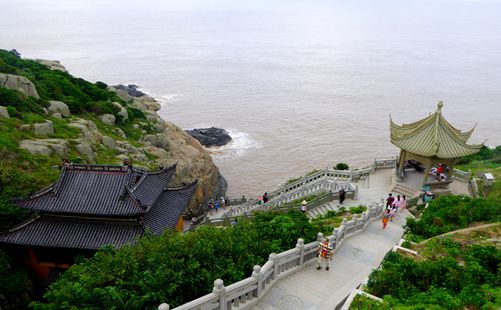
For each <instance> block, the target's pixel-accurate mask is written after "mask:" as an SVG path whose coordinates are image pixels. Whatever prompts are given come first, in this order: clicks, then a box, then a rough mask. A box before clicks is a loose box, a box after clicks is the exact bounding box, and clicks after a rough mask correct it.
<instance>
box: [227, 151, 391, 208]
mask: <svg viewBox="0 0 501 310" xmlns="http://www.w3.org/2000/svg"><path fill="white" fill-rule="evenodd" d="M396 164H397V163H396V159H395V158H392V159H375V160H374V162H373V163H372V165H370V166H368V167H364V168H360V169H354V170H336V169H330V168H327V169H323V170H319V171H316V172H315V173H312V174H310V175H306V176H304V177H302V178H300V179H299V180H296V181H294V182H292V183H289V184H284V185H282V186H280V188H278V189H277V190H275V191H273V192H270V193H269V195H270V201H269V202H267V204H263V205H259V201H258V200H257V199H252V200H249V201H248V202H246V203H244V204H242V205H239V206H235V207H233V208H229V210H228V211H226V212H225V213H224V214H225V216H227V217H228V216H237V215H242V214H245V213H249V212H251V211H255V210H268V209H270V208H271V207H273V206H279V205H280V204H283V203H286V202H290V201H292V200H295V199H300V198H303V197H305V196H307V195H311V194H316V193H319V192H328V191H332V192H334V193H336V192H338V191H339V190H340V189H341V188H343V189H344V190H345V191H347V193H348V194H350V193H351V192H353V196H354V197H353V198H354V199H356V198H357V193H358V188H357V187H356V186H355V185H353V184H351V183H350V182H353V181H358V180H361V179H366V178H368V177H369V175H370V174H371V173H372V172H374V170H377V169H387V168H395V167H396ZM343 181H344V182H343ZM333 183H334V185H333Z"/></svg>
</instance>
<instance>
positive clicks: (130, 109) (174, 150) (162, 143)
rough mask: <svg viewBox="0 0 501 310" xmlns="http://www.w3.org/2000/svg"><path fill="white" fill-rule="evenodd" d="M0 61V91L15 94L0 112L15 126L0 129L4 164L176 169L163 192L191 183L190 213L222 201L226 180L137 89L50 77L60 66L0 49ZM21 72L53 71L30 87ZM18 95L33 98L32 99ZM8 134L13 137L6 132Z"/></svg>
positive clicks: (62, 75) (198, 146)
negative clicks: (4, 137) (1, 64)
mask: <svg viewBox="0 0 501 310" xmlns="http://www.w3.org/2000/svg"><path fill="white" fill-rule="evenodd" d="M0 56H1V57H3V58H0V60H2V59H4V58H5V59H7V60H9V64H12V65H7V68H8V70H9V71H7V72H9V73H0V87H4V88H8V89H12V90H15V91H17V92H19V93H20V94H16V96H18V101H17V102H13V104H12V111H13V112H15V113H10V115H9V112H10V110H7V107H1V110H0V117H1V118H2V119H4V118H8V117H11V118H12V117H14V118H16V121H15V122H10V121H9V122H4V124H3V125H4V127H5V130H6V132H7V133H8V139H9V140H8V141H12V142H14V143H11V144H9V150H8V153H9V154H11V155H12V158H16V157H17V156H18V157H19V158H26V160H27V161H29V160H31V159H32V158H31V157H30V155H29V154H28V153H31V154H34V155H37V156H46V159H44V162H43V165H42V166H43V169H47V165H48V164H49V163H50V164H51V165H52V166H51V167H53V166H54V163H56V162H58V161H59V160H61V159H62V158H64V157H68V159H69V160H71V161H73V162H75V163H99V164H121V163H122V162H123V160H124V159H129V160H131V162H132V165H133V166H136V167H142V168H146V169H150V170H155V169H158V167H159V166H163V167H168V166H171V165H174V164H176V167H177V171H176V175H175V178H174V180H173V182H171V183H170V186H182V185H185V184H189V183H192V182H194V181H198V188H197V191H196V192H195V195H194V197H195V198H194V199H193V201H192V205H191V206H190V208H193V209H192V210H195V209H197V207H198V206H199V205H200V204H202V203H204V202H205V201H207V200H208V199H209V197H220V196H225V193H226V187H227V185H226V181H225V180H224V178H223V177H222V176H221V175H220V173H219V169H218V168H217V167H216V166H215V165H214V163H213V161H212V158H211V157H210V155H209V154H208V153H207V152H206V151H205V149H204V148H203V147H202V145H201V144H200V143H199V142H198V141H197V140H195V139H194V138H192V137H191V136H190V135H188V134H187V133H186V132H185V131H184V130H183V129H181V128H179V127H178V126H176V125H174V124H172V123H170V122H168V121H165V120H163V119H162V118H161V117H160V116H159V115H158V114H157V111H158V110H159V109H160V108H161V105H160V103H158V102H157V101H156V100H155V99H154V98H153V97H151V96H148V95H146V94H145V93H143V92H141V91H139V90H138V89H137V86H135V85H128V86H123V85H119V86H117V87H116V88H115V87H109V86H107V85H106V84H105V83H103V82H96V83H90V82H87V81H85V80H82V79H73V78H72V77H71V76H69V75H68V74H66V73H60V72H58V71H64V67H63V66H61V65H60V63H59V62H56V61H45V60H38V62H39V63H41V64H43V65H40V64H36V63H35V62H34V61H32V60H26V59H22V58H20V56H19V55H18V54H14V53H12V52H6V51H1V50H0ZM27 69H29V70H34V71H36V72H37V73H38V74H39V75H43V74H46V73H48V72H49V70H58V71H55V72H51V73H49V74H48V76H49V78H47V79H40V80H39V79H34V80H32V81H30V80H29V79H28V78H27V77H26V76H23V75H24V73H25V72H26V70H27ZM11 72H14V73H15V74H10V73H11ZM16 74H19V75H16ZM33 76H35V77H36V76H38V75H33ZM29 77H30V78H31V77H32V75H30V76H29ZM75 80H79V82H78V83H77V82H75ZM60 84H63V85H65V87H66V88H67V93H65V94H64V96H63V95H61V94H60V93H58V85H60ZM36 87H41V88H40V91H41V90H42V89H43V90H44V91H43V92H42V91H41V93H40V94H42V97H40V96H39V93H38V92H37V89H36ZM21 93H22V94H24V95H26V96H33V97H37V98H41V100H36V101H34V100H33V98H27V97H26V96H24V95H22V94H21ZM115 94H116V95H115ZM63 101H65V102H63ZM9 108H10V105H9ZM25 112H29V113H31V114H30V117H29V118H23V117H22V116H23V114H22V113H25ZM15 132H19V133H21V134H20V135H15V134H10V133H15ZM13 145H15V146H13ZM19 149H21V150H22V151H21V152H20V151H19ZM37 160H39V159H37ZM44 165H45V166H44ZM51 178H52V175H50V176H49V177H47V179H46V180H45V179H44V180H43V181H42V182H40V185H46V184H47V183H48V182H50V181H52V179H51Z"/></svg>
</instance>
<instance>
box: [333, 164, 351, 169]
mask: <svg viewBox="0 0 501 310" xmlns="http://www.w3.org/2000/svg"><path fill="white" fill-rule="evenodd" d="M334 169H336V170H348V169H350V167H349V166H348V164H346V163H337V164H336V166H334Z"/></svg>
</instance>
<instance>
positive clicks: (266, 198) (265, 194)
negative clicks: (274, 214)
mask: <svg viewBox="0 0 501 310" xmlns="http://www.w3.org/2000/svg"><path fill="white" fill-rule="evenodd" d="M269 200H270V195H268V193H264V195H263V202H264V203H267V202H268V201H269Z"/></svg>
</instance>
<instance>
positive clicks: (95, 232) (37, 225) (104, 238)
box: [0, 215, 144, 250]
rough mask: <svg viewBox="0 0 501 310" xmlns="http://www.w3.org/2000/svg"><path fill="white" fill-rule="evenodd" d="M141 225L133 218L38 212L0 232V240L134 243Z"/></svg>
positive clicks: (76, 245) (87, 245)
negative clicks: (35, 215) (39, 213)
mask: <svg viewBox="0 0 501 310" xmlns="http://www.w3.org/2000/svg"><path fill="white" fill-rule="evenodd" d="M143 232H144V228H143V227H142V226H141V225H140V224H139V223H138V221H137V220H120V221H119V220H104V219H95V218H94V219H83V218H71V217H59V216H44V215H42V216H39V217H37V218H34V219H32V220H31V221H28V222H26V223H24V224H21V225H19V226H18V227H15V228H14V229H12V230H10V231H9V232H7V233H4V234H1V235H0V242H4V243H12V244H22V245H33V246H43V247H57V248H72V249H89V250H95V249H99V248H100V247H102V246H104V245H107V244H111V245H113V246H115V247H117V248H118V247H120V246H122V245H124V244H128V243H134V242H135V241H136V239H137V238H138V237H140V236H142V234H143Z"/></svg>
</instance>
